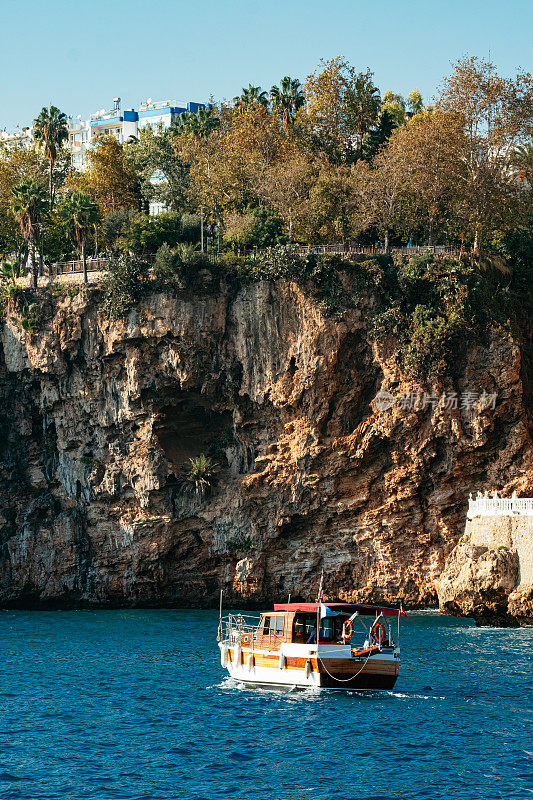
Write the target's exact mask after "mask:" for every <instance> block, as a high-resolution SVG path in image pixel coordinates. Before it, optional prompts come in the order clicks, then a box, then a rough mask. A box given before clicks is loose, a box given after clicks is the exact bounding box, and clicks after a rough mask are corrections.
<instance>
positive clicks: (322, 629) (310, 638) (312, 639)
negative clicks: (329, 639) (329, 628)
mask: <svg viewBox="0 0 533 800" xmlns="http://www.w3.org/2000/svg"><path fill="white" fill-rule="evenodd" d="M319 636H320V639H323V638H324V628H323V627H322V626H320V634H319ZM315 642H316V625H315V627H314V628H313V630H312V631H311V635H310V637H309V639H308V640H307V644H314V643H315Z"/></svg>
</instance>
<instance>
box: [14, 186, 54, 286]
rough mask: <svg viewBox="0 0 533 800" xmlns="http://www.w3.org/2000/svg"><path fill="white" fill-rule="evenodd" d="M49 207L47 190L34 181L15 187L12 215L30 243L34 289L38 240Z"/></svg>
mask: <svg viewBox="0 0 533 800" xmlns="http://www.w3.org/2000/svg"><path fill="white" fill-rule="evenodd" d="M47 207H48V198H47V192H46V189H45V188H44V186H42V185H40V184H38V183H36V182H35V181H34V180H31V179H30V180H29V181H26V182H25V183H20V184H19V185H18V186H14V187H13V190H12V200H11V213H12V214H13V216H14V218H15V219H16V220H17V222H18V223H19V225H20V230H21V233H22V236H23V237H24V239H25V241H26V242H27V243H28V247H29V251H30V259H31V271H32V279H33V287H34V289H36V288H37V260H36V258H35V251H36V246H37V238H38V236H39V232H40V229H41V224H42V218H43V215H44V213H45V212H46V209H47Z"/></svg>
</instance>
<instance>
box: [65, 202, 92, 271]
mask: <svg viewBox="0 0 533 800" xmlns="http://www.w3.org/2000/svg"><path fill="white" fill-rule="evenodd" d="M61 211H62V217H63V219H64V221H65V223H66V225H67V229H68V230H69V231H70V232H71V233H72V235H73V236H74V240H75V241H76V244H77V247H78V250H79V252H80V255H81V258H82V261H83V281H84V283H87V281H88V277H87V256H86V252H85V248H86V245H87V240H88V239H89V236H90V235H91V233H92V231H93V230H94V227H95V225H96V224H97V222H98V206H97V205H96V203H95V202H94V201H93V200H92V199H91V198H90V197H89V196H88V195H86V194H83V192H73V193H72V194H71V195H70V196H69V197H68V198H67V199H66V200H65V202H64V204H63V208H62V209H61Z"/></svg>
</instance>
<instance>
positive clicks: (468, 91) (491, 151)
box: [439, 57, 533, 251]
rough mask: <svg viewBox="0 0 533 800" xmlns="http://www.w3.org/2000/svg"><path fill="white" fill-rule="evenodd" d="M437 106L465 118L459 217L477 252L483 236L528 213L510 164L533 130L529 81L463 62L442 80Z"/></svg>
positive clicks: (485, 65)
mask: <svg viewBox="0 0 533 800" xmlns="http://www.w3.org/2000/svg"><path fill="white" fill-rule="evenodd" d="M439 107H440V108H441V110H443V111H454V112H458V113H459V114H461V116H462V118H463V124H464V134H465V142H464V151H463V156H462V157H463V161H464V163H465V165H466V167H467V179H466V182H465V185H464V187H463V191H462V194H461V198H460V207H461V208H460V213H461V214H462V216H463V217H464V219H465V220H466V223H467V226H466V227H467V233H468V234H469V235H470V236H471V237H472V239H473V249H474V251H477V250H479V248H480V246H481V244H482V240H483V239H484V238H485V239H490V237H491V234H492V232H493V231H494V230H495V229H502V228H506V227H508V226H509V225H513V224H515V223H516V221H517V218H518V217H519V216H520V215H521V214H522V213H523V212H524V211H525V210H526V209H524V208H523V205H522V204H521V203H520V199H521V193H519V192H517V187H516V180H515V178H514V175H513V171H512V160H513V153H514V151H515V148H516V147H517V146H519V145H520V144H522V143H523V142H524V141H525V140H527V138H528V137H529V136H530V135H531V132H532V130H533V78H532V76H531V75H530V74H529V73H522V72H521V73H518V74H517V75H516V77H514V78H504V77H502V76H500V75H498V74H497V73H496V70H495V67H494V64H492V63H491V62H490V61H485V60H483V59H479V58H476V57H472V58H465V59H462V60H460V61H458V62H457V63H456V65H455V69H454V72H453V74H452V75H451V76H450V77H449V78H446V79H445V81H444V86H443V89H442V92H441V96H440V99H439Z"/></svg>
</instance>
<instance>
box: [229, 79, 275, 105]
mask: <svg viewBox="0 0 533 800" xmlns="http://www.w3.org/2000/svg"><path fill="white" fill-rule="evenodd" d="M233 102H234V104H235V107H236V108H240V107H242V106H250V105H253V104H254V103H259V105H261V106H263V107H264V108H266V107H267V106H268V95H267V93H266V92H263V91H261V87H260V86H252V84H251V83H250V84H248V88H247V89H245V88H244V87H243V90H242V92H241V94H240V95H239V96H238V97H234V98H233Z"/></svg>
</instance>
